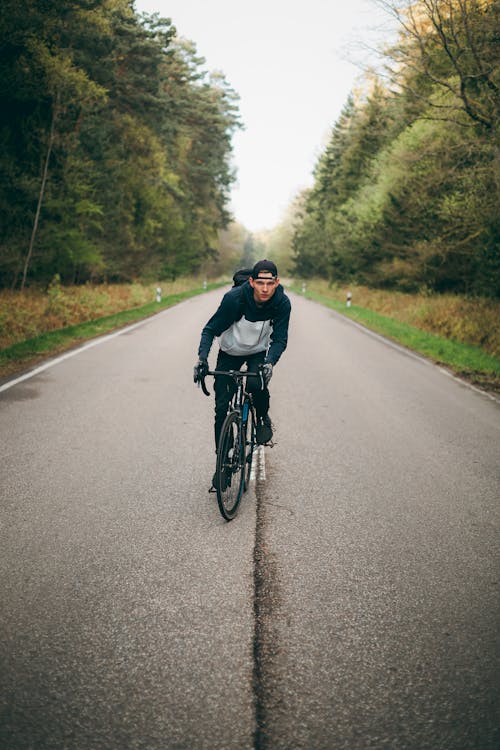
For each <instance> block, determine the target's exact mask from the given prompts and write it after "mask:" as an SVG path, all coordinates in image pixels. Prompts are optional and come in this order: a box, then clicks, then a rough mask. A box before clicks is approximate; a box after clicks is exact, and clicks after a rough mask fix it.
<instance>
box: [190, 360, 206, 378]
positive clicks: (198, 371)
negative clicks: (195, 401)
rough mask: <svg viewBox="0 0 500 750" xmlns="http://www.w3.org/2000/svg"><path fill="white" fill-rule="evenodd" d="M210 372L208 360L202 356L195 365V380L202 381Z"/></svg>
mask: <svg viewBox="0 0 500 750" xmlns="http://www.w3.org/2000/svg"><path fill="white" fill-rule="evenodd" d="M207 372H208V361H207V360H206V359H205V357H200V358H199V360H198V362H197V363H196V364H195V366H194V371H193V380H194V382H195V383H200V382H201V381H202V380H203V378H204V377H205V375H206V374H207Z"/></svg>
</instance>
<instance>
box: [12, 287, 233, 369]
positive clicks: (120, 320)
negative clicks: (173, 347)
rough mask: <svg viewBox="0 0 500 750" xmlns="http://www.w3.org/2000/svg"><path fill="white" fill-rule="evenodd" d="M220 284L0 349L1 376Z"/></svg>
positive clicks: (29, 365)
mask: <svg viewBox="0 0 500 750" xmlns="http://www.w3.org/2000/svg"><path fill="white" fill-rule="evenodd" d="M219 286H221V284H220V283H213V284H208V285H207V287H206V289H205V288H203V287H198V288H195V289H190V290H187V291H183V292H178V293H175V294H170V295H167V296H165V297H164V298H163V299H162V300H161V302H149V303H147V304H146V305H141V306H140V307H135V308H132V309H131V310H122V311H120V312H117V313H114V314H112V315H106V316H105V317H102V318H97V319H95V320H89V321H87V322H85V323H79V324H77V325H71V326H67V327H65V328H60V329H58V330H55V331H47V332H46V333H42V334H40V335H39V336H35V337H33V338H30V339H27V340H25V341H20V342H18V343H16V344H12V346H8V347H6V348H5V349H2V350H0V377H8V376H9V375H12V374H14V373H17V372H19V371H20V370H23V369H24V370H26V369H29V368H30V367H33V366H35V365H36V364H38V363H39V362H40V361H41V360H42V359H46V358H47V356H52V355H56V354H61V353H62V352H65V351H67V350H68V349H72V348H74V347H75V346H78V345H80V344H82V343H84V342H85V341H88V340H89V339H93V338H96V337H97V336H103V335H104V334H106V333H109V332H110V331H114V330H117V329H120V328H124V327H125V326H127V325H130V324H131V323H135V322H137V321H139V320H143V319H145V318H148V317H151V316H152V315H155V314H156V313H158V312H160V311H161V310H164V309H166V308H168V307H172V306H173V305H176V304H178V303H179V302H182V300H184V299H187V298H189V297H195V296H197V295H199V294H203V293H204V292H205V291H209V290H211V289H216V288H217V287H219Z"/></svg>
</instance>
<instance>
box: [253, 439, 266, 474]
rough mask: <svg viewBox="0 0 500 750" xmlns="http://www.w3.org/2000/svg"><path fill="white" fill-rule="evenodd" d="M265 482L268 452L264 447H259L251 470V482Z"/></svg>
mask: <svg viewBox="0 0 500 750" xmlns="http://www.w3.org/2000/svg"><path fill="white" fill-rule="evenodd" d="M255 479H256V480H257V481H258V482H264V481H265V479H266V452H265V450H264V446H263V445H259V446H257V449H256V451H255V454H254V460H253V461H252V468H251V470H250V481H251V482H252V481H254V480H255Z"/></svg>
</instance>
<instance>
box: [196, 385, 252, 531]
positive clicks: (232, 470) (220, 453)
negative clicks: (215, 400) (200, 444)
mask: <svg viewBox="0 0 500 750" xmlns="http://www.w3.org/2000/svg"><path fill="white" fill-rule="evenodd" d="M207 375H211V376H213V377H219V376H221V377H222V376H225V377H230V378H232V379H233V380H234V382H235V385H236V388H235V392H234V394H233V395H232V397H231V399H230V401H229V404H228V411H227V415H226V418H225V421H224V424H223V426H222V431H221V436H220V439H219V445H218V446H217V468H216V476H217V487H216V491H217V502H218V504H219V509H220V512H221V514H222V516H223V517H224V518H225V519H226V520H227V521H230V520H231V519H232V518H234V516H235V515H236V511H237V508H238V505H239V502H240V499H241V496H242V494H243V492H245V491H246V490H247V488H248V484H249V479H250V472H251V466H252V459H253V452H254V448H255V411H254V407H253V403H252V396H251V394H250V393H248V392H247V390H246V379H247V377H248V373H247V371H246V370H227V371H226V370H212V371H208V372H207ZM252 375H254V374H253V373H252ZM199 384H200V386H201V388H202V390H203V393H205V395H207V396H209V395H210V393H209V391H208V389H207V387H206V385H205V379H204V378H203V379H202V380H201V381H200V383H199ZM250 415H251V419H250ZM231 425H232V426H231ZM249 425H250V435H248V430H249ZM231 430H233V437H230V438H229V440H228V435H230V434H231ZM234 430H236V432H234Z"/></svg>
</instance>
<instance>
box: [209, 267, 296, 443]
mask: <svg viewBox="0 0 500 750" xmlns="http://www.w3.org/2000/svg"><path fill="white" fill-rule="evenodd" d="M290 311H291V305H290V300H289V298H288V297H287V295H286V294H285V292H284V290H283V287H282V286H281V284H280V280H279V278H278V269H277V268H276V266H275V264H274V263H273V262H272V261H270V260H260V261H258V262H257V263H256V264H255V266H254V267H253V269H252V272H251V275H250V278H249V279H248V281H246V282H245V283H244V284H242V285H241V286H237V287H233V288H232V289H231V290H230V291H229V292H227V293H226V294H225V295H224V297H223V298H222V302H221V304H220V306H219V308H218V310H217V311H216V313H215V315H213V316H212V317H211V318H210V320H209V321H208V323H207V324H206V326H205V327H204V328H203V330H202V332H201V340H200V346H199V348H198V362H197V363H196V365H195V368H194V381H195V383H197V382H199V381H200V380H201V379H202V378H203V377H204V376H205V375H206V373H207V372H208V355H209V352H210V348H211V346H212V342H213V340H214V338H215V337H216V336H217V337H219V346H220V349H219V354H218V357H217V365H216V369H217V370H225V371H226V372H227V371H228V370H240V369H241V367H242V366H243V365H244V364H245V363H246V365H247V370H248V372H250V373H255V377H249V378H248V382H247V389H248V391H249V392H251V393H252V398H253V403H254V405H255V411H256V415H257V429H256V438H257V442H258V443H259V444H265V443H269V441H270V440H271V439H272V437H273V430H272V424H271V419H270V417H269V400H270V398H269V389H268V385H269V381H270V380H271V376H272V374H273V367H274V365H275V364H276V363H277V362H278V360H279V358H280V357H281V355H282V354H283V352H284V351H285V349H286V345H287V341H288V322H289V319H290ZM259 366H262V367H261V369H260V372H261V373H262V379H261V377H260V374H259ZM262 381H263V382H262ZM214 387H215V449H216V450H217V446H218V443H219V435H220V431H221V428H222V425H223V422H224V419H225V417H226V414H227V408H228V405H229V402H230V400H231V397H232V395H233V392H234V388H235V384H234V380H233V379H232V378H230V377H227V376H216V378H215V383H214Z"/></svg>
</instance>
